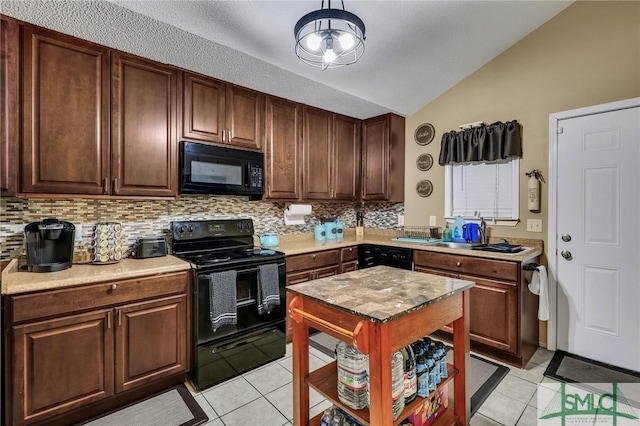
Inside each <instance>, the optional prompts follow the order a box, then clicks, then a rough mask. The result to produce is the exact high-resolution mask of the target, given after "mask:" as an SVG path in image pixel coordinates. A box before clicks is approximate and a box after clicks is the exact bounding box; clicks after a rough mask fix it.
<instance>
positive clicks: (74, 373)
mask: <svg viewBox="0 0 640 426" xmlns="http://www.w3.org/2000/svg"><path fill="white" fill-rule="evenodd" d="M187 277H188V276H187V273H186V272H182V273H172V274H162V275H155V276H150V277H141V278H136V279H130V280H122V281H115V282H107V283H101V284H92V285H86V286H79V287H71V288H66V289H59V290H48V291H43V292H36V293H26V294H18V295H10V296H7V297H5V299H4V303H5V320H6V321H5V324H6V329H5V331H4V332H5V335H6V336H7V342H8V344H7V346H6V348H5V349H6V354H7V365H11V366H12V368H11V369H8V370H5V371H9V372H10V374H11V376H10V380H7V388H6V389H7V396H8V398H7V418H6V424H13V425H28V424H32V423H39V422H51V423H60V424H62V423H70V422H77V421H79V420H82V419H81V418H79V417H77V415H78V414H77V413H78V411H82V410H84V412H85V413H86V416H87V417H89V416H95V415H97V414H99V413H100V412H101V411H102V410H104V411H107V408H106V407H109V406H108V405H107V404H109V403H110V402H111V401H110V400H115V399H117V400H118V401H120V403H121V404H124V403H125V401H126V398H127V397H129V395H131V397H130V398H132V399H138V398H140V397H141V396H143V395H142V394H143V393H144V392H145V389H147V388H148V389H152V385H153V384H154V383H156V382H159V381H161V380H170V381H172V382H175V383H181V382H183V381H184V378H185V372H186V371H187V369H188V357H189V353H188V348H187V342H188V338H187V336H188V335H189V327H190V326H189V323H188V306H187V294H188V292H189V282H188V278H187ZM145 386H146V388H145ZM153 391H155V389H153ZM150 393H152V392H151V391H150V392H149V393H147V394H150ZM109 408H113V407H112V406H111V407H109ZM74 416H76V417H74ZM72 419H73V421H71V420H72Z"/></svg>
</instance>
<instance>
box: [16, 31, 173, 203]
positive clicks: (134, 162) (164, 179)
mask: <svg viewBox="0 0 640 426" xmlns="http://www.w3.org/2000/svg"><path fill="white" fill-rule="evenodd" d="M22 31H23V33H22V49H23V54H22V58H23V59H22V74H23V81H22V97H23V108H22V114H23V116H22V122H23V135H22V141H21V146H22V149H21V155H22V156H21V167H22V182H21V188H20V189H21V192H23V193H45V194H85V195H117V196H149V197H174V196H175V195H176V194H177V162H178V158H177V138H176V112H177V94H176V93H177V92H176V90H177V74H178V71H177V70H176V69H175V68H172V67H169V66H163V65H161V64H158V63H156V62H152V61H147V60H144V59H140V58H137V57H134V56H131V55H126V54H124V53H117V52H111V51H110V50H109V49H107V48H106V47H103V46H99V45H96V44H93V43H89V42H85V41H82V40H79V39H76V38H73V37H69V36H66V35H62V34H59V33H56V32H53V31H48V30H44V29H41V28H37V27H32V26H30V25H23V26H22ZM110 62H111V66H110ZM110 89H111V90H110ZM109 128H111V134H110V133H109ZM109 134H110V136H111V139H109Z"/></svg>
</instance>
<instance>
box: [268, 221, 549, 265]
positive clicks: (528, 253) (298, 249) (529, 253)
mask: <svg viewBox="0 0 640 426" xmlns="http://www.w3.org/2000/svg"><path fill="white" fill-rule="evenodd" d="M393 238H395V233H394V232H393V231H392V230H377V229H367V230H365V234H364V238H362V239H358V238H356V235H355V232H354V231H353V230H346V232H345V236H344V238H340V239H331V240H325V241H315V240H314V238H313V234H295V235H281V236H279V239H280V245H279V246H278V247H273V249H274V250H278V251H281V252H284V253H285V254H286V255H287V256H292V255H296V254H305V253H313V252H317V251H322V250H329V249H339V248H343V247H352V246H354V245H360V244H377V245H384V246H389V247H404V248H410V249H414V250H424V251H434V252H440V253H448V254H457V255H462V256H472V257H483V258H487V259H499V260H510V261H514V262H524V261H527V260H529V259H533V258H535V257H537V256H540V255H541V254H542V252H543V248H542V240H528V239H515V238H510V239H509V242H510V243H512V244H518V245H522V246H523V247H528V248H527V249H526V250H524V251H521V252H520V253H515V254H506V253H495V252H488V251H480V250H465V249H452V248H447V247H433V246H429V245H425V244H412V243H404V242H399V241H393ZM500 241H502V239H500V238H492V239H490V242H500ZM270 248H271V247H270Z"/></svg>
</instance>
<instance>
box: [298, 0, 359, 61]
mask: <svg viewBox="0 0 640 426" xmlns="http://www.w3.org/2000/svg"><path fill="white" fill-rule="evenodd" d="M294 35H295V38H296V55H297V56H298V58H300V60H301V61H303V62H305V63H307V64H309V65H312V66H315V67H319V68H322V70H325V69H327V68H338V67H343V66H346V65H351V64H354V63H356V61H357V60H358V59H359V58H360V56H362V54H363V53H364V40H365V27H364V23H363V22H362V20H361V19H360V18H358V17H357V16H356V15H354V14H353V13H350V12H347V11H346V10H341V9H331V8H328V9H320V10H316V11H313V12H311V13H308V14H306V15H305V16H303V17H302V18H300V20H299V21H298V22H297V23H296V26H295V29H294ZM318 40H320V41H318Z"/></svg>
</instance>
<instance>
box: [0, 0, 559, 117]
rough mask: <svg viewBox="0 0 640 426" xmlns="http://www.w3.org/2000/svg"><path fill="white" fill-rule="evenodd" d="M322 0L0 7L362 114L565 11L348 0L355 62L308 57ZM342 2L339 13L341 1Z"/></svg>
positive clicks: (424, 94) (403, 99)
mask: <svg viewBox="0 0 640 426" xmlns="http://www.w3.org/2000/svg"><path fill="white" fill-rule="evenodd" d="M320 4H321V3H320V1H317V0H314V1H307V0H301V1H120V0H112V1H110V2H103V1H41V0H38V1H24V0H22V1H6V0H3V1H2V5H1V10H2V13H5V14H7V15H10V16H14V17H16V18H18V19H22V20H25V21H28V22H32V23H34V24H37V25H42V26H45V27H48V28H52V29H55V30H58V31H61V32H64V33H68V34H72V35H76V36H78V37H81V38H85V39H88V40H92V41H95V42H98V43H102V44H105V45H107V46H110V47H114V48H117V49H121V50H124V51H128V52H131V53H135V54H138V55H141V56H145V57H148V58H151V59H155V60H158V61H161V62H165V63H170V64H174V65H177V66H180V67H183V68H187V69H191V70H194V71H198V72H201V73H203V74H207V75H210V76H214V77H217V78H220V79H222V80H225V81H230V82H234V83H237V84H240V85H243V86H246V87H250V88H253V89H256V90H260V91H263V92H266V93H270V94H274V95H277V96H281V97H284V98H288V99H292V100H296V101H299V102H303V103H306V104H310V105H315V106H318V107H321V108H326V109H329V110H332V111H336V112H340V113H343V114H346V115H350V116H353V117H358V118H367V117H371V116H374V115H378V114H382V113H385V112H389V111H393V112H396V113H399V114H401V115H411V114H413V113H415V112H416V111H417V110H418V109H420V108H421V107H423V106H424V105H426V104H427V103H429V102H430V101H431V100H433V99H435V98H436V97H437V96H439V95H440V94H442V93H443V92H445V91H446V90H448V89H449V88H450V87H452V86H454V85H455V84H456V83H458V82H459V81H460V80H462V79H464V78H465V77H466V76H468V75H470V74H471V73H473V72H474V71H476V70H477V69H479V68H480V67H481V66H482V65H484V64H486V63H487V62H489V61H490V60H491V59H493V58H494V57H496V56H497V55H499V54H500V53H502V52H503V51H505V50H506V49H507V48H509V46H511V45H513V44H514V43H516V42H517V41H518V40H520V39H521V38H523V37H524V36H526V35H527V34H528V33H530V32H531V31H533V30H535V29H536V28H537V27H539V26H540V25H541V24H543V23H544V22H546V21H547V20H549V19H550V18H552V17H553V16H554V15H556V14H557V13H558V12H560V11H561V10H563V9H564V8H566V7H567V6H569V5H570V4H571V2H564V1H563V2H561V1H495V2H494V1H370V0H369V1H359V0H347V1H345V8H346V9H347V10H348V11H350V12H353V13H355V14H356V15H358V16H359V17H360V18H361V19H362V20H363V21H364V23H365V25H366V36H367V39H366V43H365V45H366V49H365V53H364V55H363V56H362V58H361V59H360V60H359V61H358V62H357V63H356V64H354V65H351V66H348V67H344V68H338V69H332V70H326V71H321V70H320V69H317V68H313V67H311V66H309V65H306V64H304V63H302V62H301V61H299V60H298V59H297V57H296V56H295V52H294V37H293V27H294V25H295V23H296V21H297V20H298V19H299V18H300V17H301V16H303V15H304V14H306V13H308V12H311V11H313V10H316V9H319V8H320ZM332 5H333V7H340V2H338V1H336V0H334V1H333V3H332Z"/></svg>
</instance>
